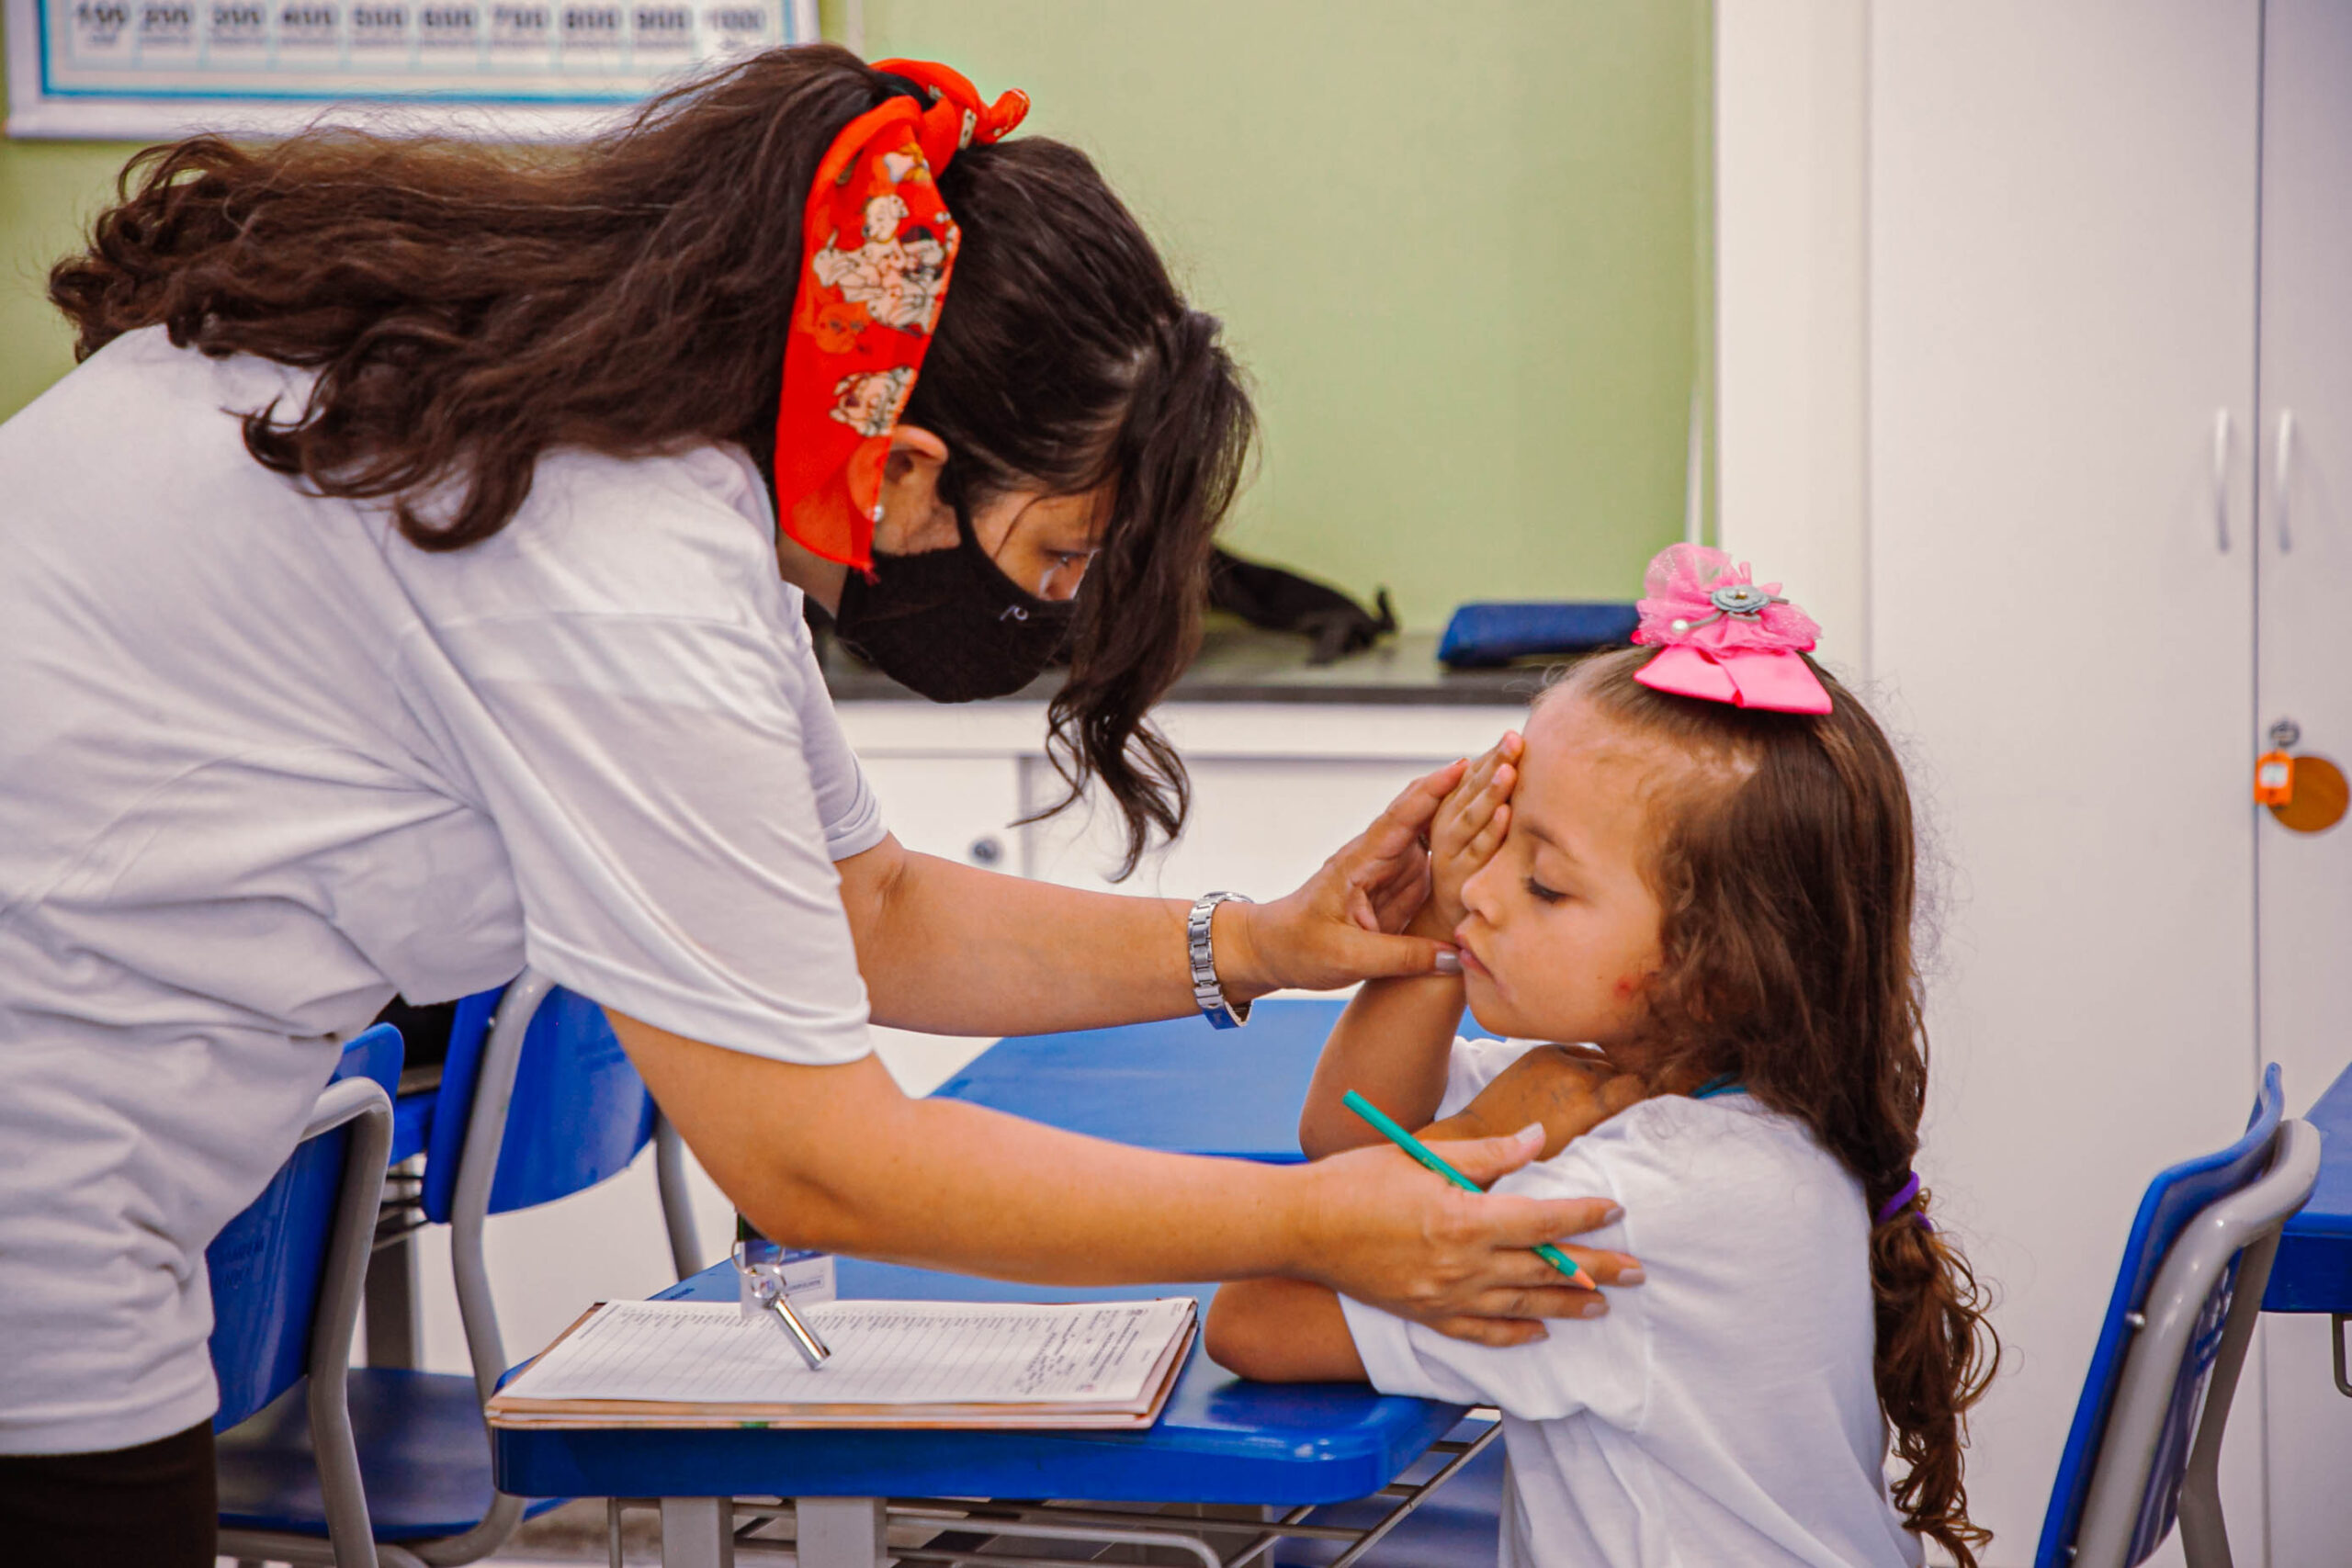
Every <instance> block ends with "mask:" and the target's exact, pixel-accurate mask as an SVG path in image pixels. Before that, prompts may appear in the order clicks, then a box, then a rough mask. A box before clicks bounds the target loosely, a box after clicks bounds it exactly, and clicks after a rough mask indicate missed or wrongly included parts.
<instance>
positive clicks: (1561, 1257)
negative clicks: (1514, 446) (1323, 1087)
mask: <svg viewBox="0 0 2352 1568" xmlns="http://www.w3.org/2000/svg"><path fill="white" fill-rule="evenodd" d="M1340 1103H1341V1104H1342V1105H1345V1106H1346V1107H1347V1108H1348V1109H1349V1110H1351V1111H1354V1112H1355V1113H1356V1114H1357V1115H1359V1116H1361V1117H1363V1119H1364V1120H1365V1121H1367V1122H1371V1123H1372V1125H1373V1128H1374V1131H1376V1132H1378V1133H1379V1134H1380V1135H1381V1136H1382V1137H1384V1138H1385V1139H1387V1140H1388V1141H1389V1142H1390V1143H1392V1144H1394V1145H1397V1147H1398V1148H1400V1149H1402V1150H1404V1151H1405V1152H1406V1153H1407V1154H1408V1155H1411V1156H1413V1157H1414V1158H1415V1159H1417V1160H1419V1161H1420V1162H1421V1164H1423V1165H1425V1166H1427V1167H1429V1168H1430V1169H1431V1170H1433V1171H1436V1172H1437V1173H1438V1174H1439V1175H1440V1176H1442V1177H1444V1178H1445V1179H1447V1180H1448V1181H1451V1182H1453V1184H1454V1185H1455V1186H1456V1187H1459V1188H1461V1189H1462V1190H1464V1192H1480V1191H1484V1190H1485V1189H1483V1188H1481V1187H1480V1186H1479V1185H1478V1184H1477V1183H1476V1182H1475V1181H1473V1180H1471V1179H1469V1178H1468V1177H1466V1176H1464V1175H1463V1174H1462V1173H1461V1172H1460V1171H1458V1170H1456V1169H1454V1168H1453V1167H1452V1166H1450V1165H1448V1164H1446V1163H1445V1161H1443V1160H1442V1159H1440V1158H1438V1157H1437V1156H1436V1155H1434V1154H1432V1153H1430V1146H1429V1145H1427V1144H1425V1143H1423V1142H1421V1141H1420V1139H1419V1138H1417V1137H1415V1136H1413V1134H1410V1133H1408V1132H1407V1131H1405V1129H1404V1128H1402V1127H1399V1126H1398V1125H1397V1123H1396V1122H1391V1121H1390V1120H1389V1119H1388V1116H1387V1113H1386V1112H1385V1111H1382V1110H1381V1109H1380V1107H1378V1106H1377V1105H1374V1103H1373V1102H1372V1101H1370V1100H1366V1099H1365V1098H1364V1097H1363V1096H1362V1095H1360V1094H1358V1093H1357V1092H1356V1091H1355V1090H1353V1089H1350V1090H1348V1093H1347V1097H1346V1098H1345V1099H1344V1100H1341V1101H1340ZM1535 1256H1536V1257H1538V1258H1542V1259H1543V1260H1544V1262H1546V1263H1549V1264H1550V1265H1551V1266H1552V1267H1553V1268H1555V1269H1558V1270H1559V1271H1560V1272H1561V1273H1563V1274H1565V1275H1566V1276H1567V1277H1568V1278H1569V1279H1571V1280H1573V1279H1575V1278H1576V1277H1577V1260H1576V1259H1575V1258H1570V1257H1569V1256H1568V1255H1567V1254H1566V1253H1565V1252H1562V1251H1561V1250H1560V1249H1559V1248H1558V1247H1554V1246H1553V1245H1552V1244H1551V1243H1550V1242H1548V1241H1547V1242H1544V1243H1542V1244H1540V1245H1539V1246H1537V1247H1536V1248H1535Z"/></svg>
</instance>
